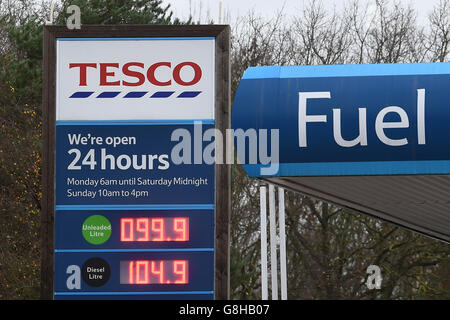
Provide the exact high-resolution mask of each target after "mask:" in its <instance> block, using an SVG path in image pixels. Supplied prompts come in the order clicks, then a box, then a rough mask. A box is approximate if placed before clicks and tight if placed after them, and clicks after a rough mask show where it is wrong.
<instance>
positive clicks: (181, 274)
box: [120, 260, 189, 285]
mask: <svg viewBox="0 0 450 320" xmlns="http://www.w3.org/2000/svg"><path fill="white" fill-rule="evenodd" d="M188 282H189V279H188V261H187V260H131V261H121V262H120V283H121V284H141V285H144V284H177V285H178V284H187V283H188Z"/></svg>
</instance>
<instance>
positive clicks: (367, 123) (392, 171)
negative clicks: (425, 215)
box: [233, 63, 450, 177]
mask: <svg viewBox="0 0 450 320" xmlns="http://www.w3.org/2000/svg"><path fill="white" fill-rule="evenodd" d="M449 81H450V64H449V63H423V64H379V65H335V66H290V67H278V66H273V67H252V68H249V69H247V71H246V72H245V74H244V76H243V78H242V80H241V82H240V84H239V87H238V90H237V92H236V96H235V101H234V107H233V128H234V129H237V128H240V129H242V130H244V132H246V130H248V129H254V130H273V129H275V130H279V136H278V137H279V140H278V141H277V142H279V143H278V147H279V148H278V149H277V150H275V151H277V152H278V151H279V154H278V160H279V161H277V163H276V165H277V166H278V167H277V168H276V169H277V170H273V172H271V173H270V174H264V173H262V172H263V171H261V169H262V168H264V167H265V165H264V163H262V162H261V161H259V160H258V161H257V162H256V161H255V162H254V163H249V162H248V161H247V162H246V164H245V165H244V168H245V170H246V172H247V173H248V175H249V176H253V177H255V176H279V177H289V176H291V177H292V176H343V175H396V174H444V173H445V174H446V173H449V172H450V143H449V140H448V137H449V136H450V129H449V128H450V127H449V126H448V123H449V122H450V111H449V110H450V109H449V108H448V101H450V91H449V90H448V83H449ZM272 158H273V155H272ZM273 165H274V164H273V163H272V166H273Z"/></svg>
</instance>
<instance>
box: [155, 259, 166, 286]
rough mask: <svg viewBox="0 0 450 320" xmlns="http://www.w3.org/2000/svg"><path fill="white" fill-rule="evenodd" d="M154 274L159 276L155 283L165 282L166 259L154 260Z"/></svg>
mask: <svg viewBox="0 0 450 320" xmlns="http://www.w3.org/2000/svg"><path fill="white" fill-rule="evenodd" d="M152 275H153V276H156V277H157V280H156V281H155V282H154V283H164V261H152Z"/></svg>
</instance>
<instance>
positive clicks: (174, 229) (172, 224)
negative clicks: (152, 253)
mask: <svg viewBox="0 0 450 320" xmlns="http://www.w3.org/2000/svg"><path fill="white" fill-rule="evenodd" d="M120 241H123V242H133V241H139V242H143V241H161V242H163V241H189V218H188V217H174V218H167V217H166V218H163V217H155V218H148V217H139V218H131V217H126V218H122V219H120Z"/></svg>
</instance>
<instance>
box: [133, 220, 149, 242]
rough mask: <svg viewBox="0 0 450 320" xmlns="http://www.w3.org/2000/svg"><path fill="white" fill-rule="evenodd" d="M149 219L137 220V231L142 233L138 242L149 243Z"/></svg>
mask: <svg viewBox="0 0 450 320" xmlns="http://www.w3.org/2000/svg"><path fill="white" fill-rule="evenodd" d="M148 220H149V219H148V218H139V219H136V231H137V232H139V233H140V235H141V236H140V237H139V238H137V239H136V241H149V240H150V230H149V229H148Z"/></svg>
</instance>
